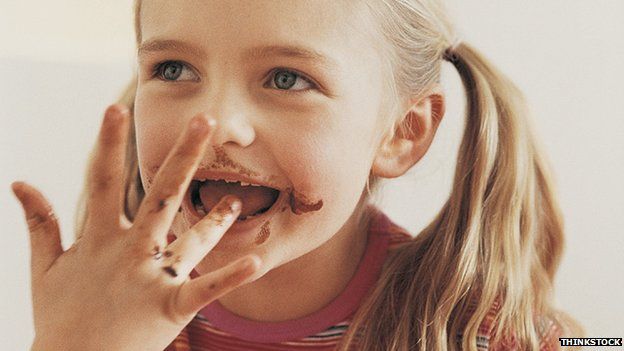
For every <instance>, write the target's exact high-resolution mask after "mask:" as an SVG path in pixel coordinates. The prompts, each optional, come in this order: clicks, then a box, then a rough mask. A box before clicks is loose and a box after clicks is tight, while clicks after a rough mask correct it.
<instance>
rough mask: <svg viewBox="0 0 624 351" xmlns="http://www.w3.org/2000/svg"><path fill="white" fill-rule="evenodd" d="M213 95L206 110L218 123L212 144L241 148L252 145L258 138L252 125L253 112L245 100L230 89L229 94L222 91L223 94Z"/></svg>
mask: <svg viewBox="0 0 624 351" xmlns="http://www.w3.org/2000/svg"><path fill="white" fill-rule="evenodd" d="M211 95H212V96H211V97H210V98H209V102H208V104H207V108H206V109H205V110H206V112H207V113H208V115H209V116H211V117H213V118H214V119H215V120H216V121H217V129H216V130H215V132H214V134H213V137H212V143H213V144H216V145H226V144H235V145H238V146H240V147H247V146H249V145H251V143H253V141H254V140H255V138H256V132H255V129H254V127H253V125H252V120H251V116H250V114H251V112H250V111H249V110H248V109H246V107H245V106H247V105H246V104H245V102H244V101H243V99H241V98H240V97H238V95H237V94H236V93H235V92H234V90H233V89H229V93H228V92H226V91H225V90H222V92H221V93H218V94H211Z"/></svg>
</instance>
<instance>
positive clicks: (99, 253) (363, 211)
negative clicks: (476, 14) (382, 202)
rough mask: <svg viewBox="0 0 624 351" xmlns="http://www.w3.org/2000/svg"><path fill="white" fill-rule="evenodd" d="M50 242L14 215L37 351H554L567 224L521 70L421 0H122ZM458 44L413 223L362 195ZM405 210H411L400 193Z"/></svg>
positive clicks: (386, 174)
mask: <svg viewBox="0 0 624 351" xmlns="http://www.w3.org/2000/svg"><path fill="white" fill-rule="evenodd" d="M135 11H136V14H135V21H136V37H137V45H138V63H139V65H138V73H137V76H136V77H135V79H134V80H133V81H132V83H131V84H130V86H129V88H128V89H127V91H126V92H125V94H124V95H123V98H122V99H121V101H120V103H119V104H116V105H113V106H111V107H110V108H109V109H108V110H107V111H106V113H105V118H104V122H103V124H102V128H101V130H100V135H99V139H98V142H97V144H96V148H95V149H94V152H93V155H92V160H91V164H90V167H89V172H88V174H87V182H86V187H85V193H84V197H83V200H84V203H83V204H82V206H81V207H79V209H80V210H81V211H80V213H79V221H78V226H77V228H78V233H77V236H78V237H77V240H76V242H75V243H74V244H73V245H72V246H71V247H70V248H69V249H68V250H66V251H64V250H63V248H62V246H61V243H60V237H59V229H58V225H57V222H56V220H55V217H54V213H53V211H52V210H51V207H50V205H49V204H48V202H47V201H46V200H45V199H44V198H43V196H42V195H41V194H40V193H39V192H38V191H37V190H36V189H34V188H32V187H30V186H29V185H27V184H25V183H23V182H16V183H14V184H13V190H14V192H15V194H16V196H17V197H18V198H19V200H20V201H21V203H22V205H23V207H24V211H25V214H26V218H27V222H28V224H29V230H30V233H31V247H32V289H33V306H34V321H35V330H36V336H35V340H34V344H33V350H43V349H45V350H163V349H166V350H335V349H338V350H458V349H462V350H472V351H474V350H553V349H558V346H557V345H559V342H558V337H560V336H580V334H579V333H580V332H581V331H580V329H578V327H577V326H576V324H575V323H574V321H573V320H572V319H571V318H569V317H568V316H567V315H566V314H564V313H563V312H560V311H557V310H556V309H555V308H554V306H553V291H552V289H553V281H554V277H555V273H556V270H557V266H558V264H559V261H560V259H561V255H562V247H563V230H562V228H563V226H562V220H561V214H560V212H559V208H558V206H557V203H556V200H555V197H554V195H553V189H552V184H551V178H550V176H549V171H548V168H547V165H546V162H545V160H544V157H543V154H542V153H541V152H540V150H539V148H538V143H537V141H536V140H535V137H534V134H533V132H532V130H531V126H530V123H529V120H528V117H527V111H526V109H525V107H524V101H523V97H522V94H521V92H520V91H518V89H517V88H516V87H515V86H514V85H513V84H512V83H511V82H510V81H509V80H508V79H507V78H506V77H505V76H504V75H503V74H501V73H500V72H499V71H498V70H496V69H495V68H494V66H493V65H492V64H491V63H490V62H489V61H487V60H486V59H485V58H484V57H483V56H482V55H481V54H480V53H479V52H478V51H477V50H476V49H474V48H473V47H472V46H470V45H468V44H466V43H462V42H456V40H455V34H454V30H453V28H452V26H451V25H450V23H449V21H448V20H447V18H446V17H445V16H446V15H445V13H444V11H443V8H442V6H441V4H439V3H438V2H437V1H434V0H402V1H394V0H393V1H388V0H369V1H354V2H347V1H344V2H343V1H321V0H319V1H262V2H260V1H254V2H250V1H191V0H188V1H176V2H172V1H164V0H150V1H137V2H136V6H135ZM444 60H446V61H448V62H450V63H451V64H453V65H454V66H455V67H456V68H457V70H458V72H459V74H460V76H461V78H462V81H463V84H464V87H465V89H466V93H467V94H466V95H467V122H466V126H465V132H464V136H463V139H462V143H461V146H460V150H459V157H458V160H457V168H456V172H455V180H454V183H453V187H452V191H451V194H450V196H449V199H448V201H447V202H446V204H445V205H444V206H443V208H442V210H441V211H440V213H439V214H438V216H437V217H436V218H435V219H434V220H433V221H432V223H430V224H429V225H428V226H427V227H426V228H425V229H424V230H422V231H421V232H420V233H418V234H417V235H416V236H415V238H414V239H412V237H411V236H410V234H408V233H407V232H405V230H403V229H402V228H400V227H399V226H397V225H395V224H394V223H392V222H391V221H390V220H389V219H388V217H386V216H385V215H384V214H383V212H382V211H381V210H380V209H378V208H376V207H375V206H374V205H373V204H372V203H370V198H371V195H372V194H374V193H375V191H377V190H378V188H379V187H378V185H379V181H380V179H381V178H395V177H398V176H401V175H402V174H404V173H405V172H407V171H408V170H409V169H410V168H411V167H412V166H413V165H414V164H416V163H417V162H418V161H419V159H421V158H422V157H423V155H424V154H425V152H426V151H427V149H428V147H429V145H430V144H431V142H432V140H433V137H434V135H435V132H436V129H437V128H438V126H439V123H440V121H441V119H442V117H443V116H444V111H445V99H444V93H443V90H442V88H441V87H440V84H439V77H440V67H441V65H442V63H443V61H444ZM416 215H417V214H416Z"/></svg>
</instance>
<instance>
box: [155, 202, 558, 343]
mask: <svg viewBox="0 0 624 351" xmlns="http://www.w3.org/2000/svg"><path fill="white" fill-rule="evenodd" d="M371 211H372V218H371V222H370V226H369V230H368V242H367V245H366V249H365V252H364V255H363V256H362V259H361V260H360V263H359V265H358V268H357V270H356V272H355V274H354V276H353V277H352V278H351V280H350V282H349V283H348V285H347V287H346V288H345V290H344V291H343V292H342V293H340V294H339V295H338V296H337V297H336V298H335V299H334V300H333V301H332V302H330V303H329V304H328V305H327V306H325V307H324V308H322V309H320V310H319V311H316V312H314V313H312V314H310V315H308V316H305V317H302V318H299V319H294V320H288V321H283V322H258V321H252V320H248V319H245V318H242V317H240V316H238V315H236V314H234V313H232V312H230V311H228V310H227V309H225V308H224V307H223V306H222V305H221V304H220V303H219V301H218V300H217V301H214V302H213V303H211V304H209V305H208V306H206V307H205V308H204V309H202V310H201V311H200V312H199V313H198V314H197V315H196V316H195V318H194V319H193V320H192V321H191V322H190V323H189V324H188V325H187V326H186V328H185V329H184V330H182V332H181V333H180V335H178V337H177V338H176V339H175V340H174V341H173V342H172V343H171V344H170V345H169V346H168V347H167V348H166V349H165V351H189V350H192V351H204V350H206V351H207V350H218V351H239V350H247V351H249V350H318V351H321V350H328V351H329V350H334V349H335V347H336V345H337V344H338V342H339V341H340V339H341V338H342V336H343V334H344V333H345V332H346V330H347V328H348V327H349V323H350V321H351V317H352V316H353V314H354V313H355V312H356V310H357V308H358V307H359V305H360V303H361V302H362V300H363V299H364V298H365V297H366V295H367V293H368V292H369V291H370V290H371V289H372V288H373V286H374V285H375V283H376V281H377V279H378V278H379V274H380V273H381V269H382V266H383V264H384V262H385V260H386V258H387V256H388V255H387V254H388V251H389V250H392V249H396V248H397V247H399V246H400V245H401V244H403V243H405V242H408V241H410V240H411V239H412V236H411V235H410V234H409V233H408V232H407V231H406V230H405V229H403V228H402V227H400V226H398V225H396V224H395V223H393V222H392V221H391V220H390V219H389V218H388V217H387V216H386V215H385V214H383V213H382V212H381V211H379V210H378V209H377V208H375V207H372V206H371ZM497 309H498V305H497V304H495V305H494V306H493V307H492V310H491V311H490V313H489V314H488V316H487V317H486V318H485V320H484V321H483V323H482V325H481V326H480V328H479V335H478V336H477V345H478V348H479V350H488V346H489V345H488V341H489V339H490V336H491V335H490V334H491V330H492V325H493V322H494V320H495V316H496V312H497ZM556 331H557V329H556V328H555V326H554V324H550V325H547V326H545V329H544V332H543V333H542V335H548V333H550V334H553V335H551V336H552V337H554V334H556V333H555V332H556ZM555 340H557V339H556V338H555ZM550 347H551V346H550V345H548V344H544V346H543V347H542V348H541V350H543V351H550V350H555V348H550ZM493 349H496V350H514V349H515V348H514V346H513V343H512V344H509V345H507V344H505V345H500V346H497V347H493Z"/></svg>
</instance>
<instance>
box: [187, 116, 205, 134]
mask: <svg viewBox="0 0 624 351" xmlns="http://www.w3.org/2000/svg"><path fill="white" fill-rule="evenodd" d="M191 130H193V131H194V132H203V131H206V130H208V121H207V120H206V118H205V117H204V116H202V115H198V116H195V117H193V120H192V121H191Z"/></svg>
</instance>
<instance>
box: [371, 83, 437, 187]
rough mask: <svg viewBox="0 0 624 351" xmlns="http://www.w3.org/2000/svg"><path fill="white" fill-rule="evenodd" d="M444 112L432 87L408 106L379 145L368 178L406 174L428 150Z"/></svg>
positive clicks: (435, 90)
mask: <svg viewBox="0 0 624 351" xmlns="http://www.w3.org/2000/svg"><path fill="white" fill-rule="evenodd" d="M444 111H445V101H444V93H443V92H442V89H441V88H440V86H439V85H435V86H434V87H433V88H432V89H431V90H430V92H429V94H428V95H426V96H425V97H424V98H421V99H420V100H418V101H417V102H415V103H413V104H412V105H411V106H410V109H409V110H408V111H407V112H406V114H405V116H404V118H403V120H402V121H401V123H400V125H399V127H397V129H396V130H395V132H394V134H393V135H392V136H391V137H390V138H386V139H385V140H384V141H383V142H382V143H381V145H380V146H379V149H378V150H377V154H376V155H375V159H374V160H373V165H372V168H371V174H372V175H374V176H379V177H384V178H396V177H399V176H401V175H403V174H405V172H407V171H408V170H409V169H410V168H411V167H412V166H413V165H414V164H416V162H418V161H419V160H420V159H421V158H422V157H423V156H424V155H425V153H426V152H427V150H428V149H429V146H430V145H431V142H432V141H433V137H434V136H435V133H436V131H437V128H438V126H439V124H440V121H441V120H442V117H443V116H444Z"/></svg>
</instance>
